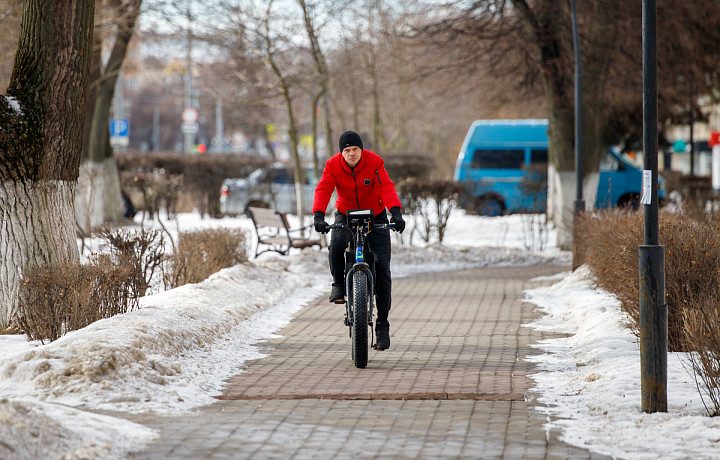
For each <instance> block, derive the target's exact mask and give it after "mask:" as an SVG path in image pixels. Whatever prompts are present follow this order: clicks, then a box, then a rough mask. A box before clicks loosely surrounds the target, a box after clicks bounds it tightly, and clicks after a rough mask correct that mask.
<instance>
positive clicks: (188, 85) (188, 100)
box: [184, 0, 195, 153]
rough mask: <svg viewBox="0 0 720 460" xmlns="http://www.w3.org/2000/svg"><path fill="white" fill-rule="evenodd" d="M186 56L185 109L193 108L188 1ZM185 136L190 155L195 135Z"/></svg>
mask: <svg viewBox="0 0 720 460" xmlns="http://www.w3.org/2000/svg"><path fill="white" fill-rule="evenodd" d="M187 20H188V30H187V49H186V52H187V55H186V56H185V59H186V65H187V69H186V71H185V108H187V107H192V106H193V100H192V93H193V81H192V32H191V30H190V28H191V26H192V14H191V12H190V1H189V0H188V4H187ZM184 135H185V146H184V147H185V153H192V146H193V143H194V141H195V133H193V132H190V131H186V132H185V133H184Z"/></svg>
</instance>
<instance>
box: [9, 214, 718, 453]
mask: <svg viewBox="0 0 720 460" xmlns="http://www.w3.org/2000/svg"><path fill="white" fill-rule="evenodd" d="M137 222H138V223H139V222H140V220H139V219H138V220H137ZM291 223H292V224H297V222H291ZM408 224H409V225H408V229H407V230H406V232H405V234H404V235H403V238H404V240H405V241H404V244H402V245H401V244H398V243H399V242H398V241H397V240H398V238H399V236H395V237H394V238H395V241H394V248H393V259H392V271H393V276H394V277H401V276H407V275H408V274H412V273H417V272H427V271H438V270H451V269H459V268H468V267H485V266H500V265H532V264H537V263H554V264H559V265H569V264H570V261H571V259H570V257H571V256H570V254H569V253H567V252H563V251H559V250H557V249H556V248H554V247H552V245H551V244H549V245H548V244H543V243H545V241H544V240H545V238H547V241H548V242H552V241H554V233H553V232H552V231H551V232H550V233H549V234H548V235H546V236H542V235H537V234H535V235H531V232H530V230H529V229H530V228H531V224H533V222H532V218H529V217H528V216H518V215H515V216H506V217H502V218H484V217H477V216H468V215H465V214H464V213H463V212H462V211H453V215H452V216H451V218H450V220H449V227H448V229H447V233H446V239H445V241H444V242H443V244H442V245H439V244H437V243H424V242H421V241H419V240H418V238H417V237H415V238H413V244H412V245H410V244H409V243H408V235H409V233H410V230H411V228H412V222H411V220H410V219H409V222H408ZM144 225H146V226H151V227H158V225H157V223H156V222H153V221H147V222H144ZM166 227H167V228H168V230H169V231H170V232H171V233H172V234H173V235H174V237H176V236H177V232H178V231H179V230H182V231H188V230H194V229H200V228H208V227H240V228H244V229H246V230H248V231H250V229H251V228H252V227H251V224H250V222H249V221H248V219H246V218H237V219H229V218H225V219H220V220H211V219H208V220H201V219H199V218H198V217H197V215H196V214H182V215H180V216H179V218H178V220H177V221H174V222H172V224H170V223H166ZM158 228H159V227H158ZM86 244H87V245H89V246H90V250H93V251H97V250H102V248H101V247H100V246H99V244H98V242H97V241H93V240H88V241H86ZM529 247H533V248H538V249H540V248H541V247H542V250H541V251H540V250H538V251H529V250H527V248H529ZM548 281H553V282H555V284H554V285H552V286H550V287H545V288H538V289H533V290H530V291H528V292H527V296H528V299H529V300H530V301H531V302H533V303H536V304H537V305H538V306H539V308H540V309H541V310H542V311H543V312H544V313H545V316H543V317H542V318H541V319H540V320H538V321H537V322H535V323H533V324H528V325H526V326H527V327H532V328H536V329H540V330H547V331H553V332H562V333H564V334H566V336H563V337H562V338H559V339H552V340H547V341H544V342H542V343H540V344H538V352H539V353H538V354H537V355H535V356H533V357H532V359H533V360H535V361H536V362H537V363H538V366H539V367H540V369H541V370H542V372H539V373H538V374H536V375H535V376H534V378H535V381H536V386H535V388H534V391H536V392H537V393H538V394H539V395H540V396H539V398H538V399H539V401H540V402H541V403H543V404H544V405H545V406H546V407H545V409H544V410H546V411H547V413H548V422H547V429H551V428H558V429H560V430H561V433H562V434H561V438H562V439H563V440H564V441H566V442H568V443H571V444H575V445H578V446H583V447H587V448H589V449H591V450H593V451H597V452H602V453H606V454H610V455H613V456H616V457H617V458H630V459H636V458H637V459H642V458H657V457H658V456H662V457H663V458H687V457H693V458H711V457H717V456H720V446H718V444H720V443H718V442H717V441H718V440H719V439H720V431H718V428H719V427H718V424H720V421H716V419H712V418H709V417H705V416H703V413H704V409H703V406H702V403H701V401H700V398H699V395H698V393H697V391H696V389H695V382H694V380H693V378H692V376H690V375H688V373H687V372H686V371H685V369H684V367H683V364H682V359H683V356H682V355H678V354H671V355H670V357H669V371H668V375H669V385H668V387H669V395H668V399H669V402H670V410H669V413H668V414H653V415H649V414H645V413H643V412H641V410H640V383H639V382H640V378H639V347H638V344H637V341H636V340H635V337H634V336H632V334H631V333H630V332H629V331H628V330H627V329H624V328H623V327H622V322H623V319H624V317H623V315H622V313H621V312H620V310H619V306H618V303H617V301H616V299H614V298H613V296H611V295H609V294H608V293H606V292H604V291H601V290H599V289H597V288H595V287H593V284H592V278H591V276H590V275H589V273H588V272H587V270H585V269H583V268H581V269H579V270H576V272H575V273H572V274H571V273H569V272H568V273H563V274H561V275H560V276H556V277H552V278H550V279H548ZM329 283H330V276H329V273H328V269H327V252H326V250H323V251H322V252H321V251H317V250H306V251H304V252H302V253H300V252H299V251H293V252H292V253H291V255H290V256H287V257H282V256H279V255H276V254H273V253H266V254H263V255H262V256H261V257H259V258H258V259H257V260H253V261H251V262H248V263H247V264H241V265H238V266H234V267H231V268H228V269H225V270H222V271H220V272H218V273H216V274H214V275H212V276H211V277H210V278H208V279H207V280H205V281H203V282H202V283H198V284H194V285H186V286H182V287H180V288H177V289H173V290H170V291H164V292H157V291H158V290H159V289H155V290H154V292H156V293H154V294H153V295H150V296H147V297H145V298H143V299H142V302H141V305H142V308H141V309H139V310H137V311H133V312H131V313H128V314H125V315H120V316H116V317H113V318H109V319H105V320H102V321H98V322H96V323H94V324H92V325H90V326H88V327H86V328H84V329H82V330H79V331H74V332H71V333H69V334H67V335H65V336H64V337H62V338H61V339H59V340H57V341H55V342H52V343H49V344H46V345H40V344H39V343H37V342H28V341H27V340H26V339H25V338H24V337H22V336H0V395H2V398H3V399H0V457H2V458H17V459H26V458H27V459H31V458H47V457H48V456H49V453H51V452H52V454H53V455H56V456H58V457H60V456H63V458H123V457H124V456H125V455H126V454H127V453H128V452H131V451H133V450H135V449H138V448H140V447H141V446H142V445H143V444H144V443H147V442H149V441H150V440H152V439H153V438H154V437H155V436H157V434H156V433H155V432H153V431H152V430H150V429H148V428H146V427H144V426H142V425H139V424H136V423H133V422H130V421H127V420H125V419H123V418H121V417H119V416H110V415H100V414H97V413H95V412H93V411H103V412H104V413H113V412H119V413H143V412H153V413H159V414H168V415H173V414H181V413H186V412H188V411H192V410H193V409H196V408H198V407H201V406H203V405H206V404H208V403H210V402H212V401H213V398H212V396H213V395H217V394H219V393H220V391H221V389H222V382H223V381H225V380H226V379H227V378H229V377H231V376H232V375H234V374H235V373H237V372H238V369H239V368H241V366H242V365H243V363H245V362H246V361H247V360H251V359H256V358H259V357H262V356H263V355H262V352H261V351H260V350H259V348H258V347H257V346H256V345H255V344H257V343H258V342H259V341H261V340H263V339H266V338H269V337H272V336H273V334H274V333H275V332H276V331H277V330H279V329H280V328H282V327H283V326H284V325H285V324H287V322H288V321H290V320H291V319H292V317H293V315H294V314H295V313H296V312H297V311H298V310H299V309H301V308H303V306H304V305H306V304H307V303H308V302H309V301H312V300H313V299H315V298H317V297H318V296H320V295H324V294H325V293H326V291H327V289H328V286H329ZM550 415H552V416H553V417H555V419H554V420H551V418H550V417H549V416H550ZM38 439H41V442H38V441H37V440H38Z"/></svg>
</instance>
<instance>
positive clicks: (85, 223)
mask: <svg viewBox="0 0 720 460" xmlns="http://www.w3.org/2000/svg"><path fill="white" fill-rule="evenodd" d="M141 4H142V0H132V1H131V2H129V3H127V4H125V5H124V6H122V7H120V6H119V5H118V6H117V7H116V8H117V9H114V10H113V14H116V15H117V17H116V18H115V21H114V22H115V24H116V26H117V34H116V36H115V42H114V44H113V48H112V51H111V52H110V57H109V59H108V62H107V64H106V65H105V69H104V70H101V64H100V59H101V56H100V53H98V52H96V53H94V56H93V60H94V62H93V69H96V68H97V74H98V75H99V79H98V80H97V81H96V82H95V84H94V86H93V91H92V96H93V97H92V99H89V103H88V107H91V108H92V109H91V110H89V114H90V116H91V119H90V120H88V122H87V123H86V125H88V126H89V130H90V131H89V134H88V136H87V138H86V142H87V144H86V151H87V156H86V157H84V158H83V160H84V161H83V166H82V167H81V168H80V178H79V181H78V189H77V196H76V199H75V209H76V219H77V222H78V225H79V226H80V228H81V230H82V232H83V234H89V233H90V232H91V230H92V228H93V227H96V226H98V225H101V224H104V223H109V222H119V221H121V220H122V218H123V217H124V216H123V201H122V195H121V192H120V179H119V176H118V173H117V165H116V164H115V159H114V157H113V149H112V147H111V146H110V133H109V130H108V126H109V124H110V107H111V106H112V100H113V97H114V95H115V85H116V84H117V80H118V76H119V75H120V69H121V68H122V64H123V62H124V60H125V56H126V55H127V49H128V46H129V44H130V40H131V39H132V35H133V31H134V30H135V23H136V22H137V19H138V17H139V15H140V6H141ZM101 45H102V43H101V41H100V40H96V45H95V46H96V49H99V47H101ZM95 60H97V62H95Z"/></svg>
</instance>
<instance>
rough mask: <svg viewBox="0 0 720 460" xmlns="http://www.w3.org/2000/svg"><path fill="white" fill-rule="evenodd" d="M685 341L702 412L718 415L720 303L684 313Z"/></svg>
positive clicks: (719, 409) (699, 306)
mask: <svg viewBox="0 0 720 460" xmlns="http://www.w3.org/2000/svg"><path fill="white" fill-rule="evenodd" d="M683 313H684V320H685V321H684V324H685V337H686V340H687V345H688V347H689V349H690V350H694V351H692V352H691V353H689V354H688V360H689V367H690V368H691V370H692V372H693V374H694V376H695V383H696V385H697V389H698V393H700V398H701V399H702V402H703V405H704V406H705V410H707V412H708V414H709V415H711V416H713V417H714V416H718V415H720V302H719V301H718V299H717V298H714V299H710V298H708V299H707V302H706V303H704V304H702V305H698V306H697V307H696V308H695V309H693V310H690V309H687V310H685V311H684V312H683Z"/></svg>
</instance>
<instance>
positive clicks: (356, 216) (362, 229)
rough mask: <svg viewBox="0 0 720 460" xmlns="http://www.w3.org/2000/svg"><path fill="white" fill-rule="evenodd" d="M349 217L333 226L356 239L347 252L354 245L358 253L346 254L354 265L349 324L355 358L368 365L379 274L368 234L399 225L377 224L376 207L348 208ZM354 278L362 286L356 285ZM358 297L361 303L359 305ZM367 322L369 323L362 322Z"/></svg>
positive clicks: (349, 277) (348, 280)
mask: <svg viewBox="0 0 720 460" xmlns="http://www.w3.org/2000/svg"><path fill="white" fill-rule="evenodd" d="M346 216H347V221H346V224H344V225H343V224H333V225H331V226H330V228H332V229H343V228H346V229H348V231H350V233H351V234H352V239H351V240H350V241H349V242H348V251H347V252H351V251H350V247H351V246H353V245H354V248H353V249H354V250H353V251H352V252H354V254H353V257H351V256H349V255H348V254H347V253H346V258H345V263H346V264H348V263H350V264H351V265H350V266H349V267H347V265H346V267H347V272H346V273H345V292H347V294H348V300H347V304H346V307H345V325H346V326H348V327H349V328H350V338H351V343H352V358H353V361H354V362H355V366H356V367H359V368H364V367H365V366H366V365H367V358H368V356H367V351H368V350H367V347H368V345H371V344H372V340H370V343H368V334H367V327H368V326H370V330H371V331H372V330H373V328H372V325H373V306H374V301H375V299H374V297H375V276H374V274H373V269H374V265H373V264H374V263H375V258H374V256H373V257H366V256H367V254H366V252H369V253H370V254H372V251H370V247H369V245H368V246H367V247H366V242H367V236H368V234H370V232H372V231H373V229H381V228H386V229H390V228H394V227H395V225H394V224H385V223H383V224H373V217H374V216H373V210H372V209H358V210H350V211H347V214H346ZM366 250H367V251H366ZM352 259H354V261H353V260H352ZM355 275H358V276H357V277H356V276H355ZM363 277H364V279H363ZM355 278H357V279H355ZM353 279H355V282H357V283H358V285H354V284H353ZM363 291H364V292H363ZM356 296H357V299H356ZM356 300H357V303H358V305H355V303H356ZM360 304H363V305H360ZM365 322H367V324H362V323H365ZM371 334H372V332H371ZM371 337H372V336H371ZM372 346H374V345H372Z"/></svg>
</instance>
